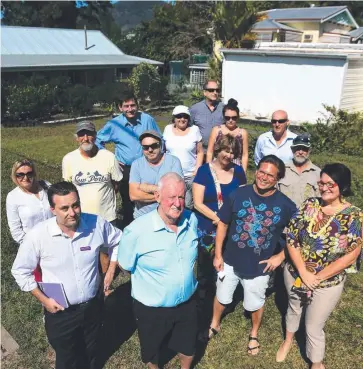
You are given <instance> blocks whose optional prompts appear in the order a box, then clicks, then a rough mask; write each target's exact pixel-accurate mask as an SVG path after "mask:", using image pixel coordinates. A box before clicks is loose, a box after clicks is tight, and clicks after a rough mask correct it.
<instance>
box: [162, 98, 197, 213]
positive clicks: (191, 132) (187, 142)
mask: <svg viewBox="0 0 363 369" xmlns="http://www.w3.org/2000/svg"><path fill="white" fill-rule="evenodd" d="M189 122H190V112H189V109H188V107H186V106H184V105H178V106H176V107H175V108H174V110H173V121H172V124H169V125H167V126H166V127H165V129H164V134H163V138H164V141H165V147H166V150H167V151H168V152H169V153H170V154H172V155H174V156H176V157H177V158H179V160H180V162H181V165H182V168H183V174H184V181H185V187H186V193H185V206H186V207H187V208H188V209H193V196H192V183H193V179H194V176H195V174H196V172H197V170H198V168H199V167H200V166H201V165H202V164H203V156H204V153H203V144H202V135H201V134H200V131H199V128H198V127H197V126H194V125H193V126H190V124H189Z"/></svg>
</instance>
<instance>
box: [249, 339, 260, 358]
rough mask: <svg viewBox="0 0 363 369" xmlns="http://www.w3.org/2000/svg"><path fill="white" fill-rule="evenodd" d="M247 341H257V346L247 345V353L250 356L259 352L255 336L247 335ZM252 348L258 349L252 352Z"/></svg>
mask: <svg viewBox="0 0 363 369" xmlns="http://www.w3.org/2000/svg"><path fill="white" fill-rule="evenodd" d="M248 341H256V342H257V346H253V347H251V346H247V354H248V355H251V356H256V355H257V354H258V353H259V348H260V345H259V342H258V339H257V337H252V336H248ZM253 350H258V351H257V352H256V353H255V354H254V353H253V352H254V351H253Z"/></svg>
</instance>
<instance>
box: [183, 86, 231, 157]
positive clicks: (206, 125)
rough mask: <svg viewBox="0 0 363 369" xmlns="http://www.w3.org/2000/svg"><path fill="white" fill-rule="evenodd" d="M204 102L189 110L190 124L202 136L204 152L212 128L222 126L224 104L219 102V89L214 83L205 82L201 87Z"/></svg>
mask: <svg viewBox="0 0 363 369" xmlns="http://www.w3.org/2000/svg"><path fill="white" fill-rule="evenodd" d="M203 92H204V96H205V100H202V101H200V102H199V103H196V104H194V105H192V107H191V108H190V123H191V124H195V125H196V126H197V127H198V128H199V130H200V133H201V135H202V139H203V149H204V152H206V151H207V148H208V140H209V136H210V134H211V132H212V129H213V127H215V126H217V125H219V124H222V123H223V122H224V118H223V107H224V104H223V103H222V102H221V101H220V93H221V90H220V87H219V85H218V82H216V81H207V82H206V83H205V84H204V86H203Z"/></svg>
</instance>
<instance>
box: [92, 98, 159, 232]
mask: <svg viewBox="0 0 363 369" xmlns="http://www.w3.org/2000/svg"><path fill="white" fill-rule="evenodd" d="M119 109H120V111H121V113H122V114H121V115H119V116H118V117H116V118H113V119H111V120H109V121H108V122H107V123H106V124H105V126H104V127H103V128H102V129H100V130H99V131H98V132H97V138H96V145H97V146H98V148H100V149H103V148H104V146H105V144H106V143H109V142H112V143H114V144H115V147H116V148H115V155H116V159H117V160H118V161H119V163H120V166H121V169H122V172H123V178H122V180H121V182H120V188H119V191H120V195H121V199H122V208H123V226H127V225H128V224H130V223H131V222H132V220H133V215H132V214H133V203H132V202H131V200H130V196H129V178H130V168H131V164H132V163H133V162H134V160H136V159H138V158H140V157H141V156H142V149H141V145H140V142H139V136H140V135H141V134H142V133H143V132H145V131H147V130H155V131H157V132H159V133H160V130H159V127H158V125H157V124H156V122H155V120H154V118H153V117H152V116H151V115H149V114H146V113H143V112H139V111H138V102H137V99H136V97H135V96H133V95H128V96H126V97H125V98H124V99H123V100H122V101H121V103H120V105H119Z"/></svg>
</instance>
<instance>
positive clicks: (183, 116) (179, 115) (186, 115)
mask: <svg viewBox="0 0 363 369" xmlns="http://www.w3.org/2000/svg"><path fill="white" fill-rule="evenodd" d="M174 117H175V118H176V119H181V118H184V119H189V115H188V114H177V115H174Z"/></svg>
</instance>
